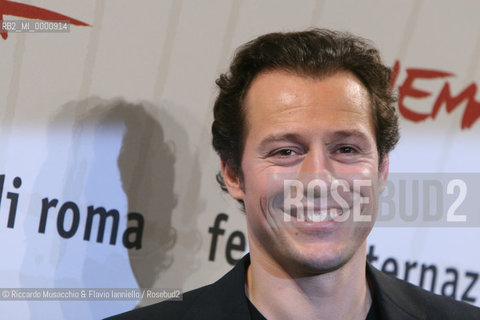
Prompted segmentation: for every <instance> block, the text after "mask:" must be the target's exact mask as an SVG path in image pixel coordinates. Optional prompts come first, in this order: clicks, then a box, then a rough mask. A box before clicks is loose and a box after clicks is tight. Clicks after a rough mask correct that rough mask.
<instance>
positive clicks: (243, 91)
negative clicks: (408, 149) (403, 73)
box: [212, 29, 399, 191]
mask: <svg viewBox="0 0 480 320" xmlns="http://www.w3.org/2000/svg"><path fill="white" fill-rule="evenodd" d="M272 70H282V71H287V72H291V73H293V74H297V75H301V76H309V77H316V78H319V77H324V76H328V75H331V74H334V73H336V72H342V71H348V72H351V73H353V74H354V75H355V76H356V77H357V78H358V79H359V80H360V81H361V82H362V83H363V85H364V86H365V87H366V88H367V90H368V92H369V94H370V99H371V108H372V115H373V121H374V124H375V136H376V142H377V150H378V155H379V159H380V163H381V162H382V161H383V160H384V158H385V156H386V155H387V153H388V152H390V151H391V150H392V149H393V148H394V146H395V144H396V143H397V142H398V139H399V132H398V116H397V113H396V110H395V106H394V103H395V101H396V99H395V95H394V94H393V92H392V90H391V75H392V70H391V68H389V67H387V66H385V65H384V64H383V63H382V60H381V58H380V53H379V52H378V50H377V49H376V48H375V47H374V46H373V44H371V43H370V42H369V41H368V40H366V39H363V38H361V37H358V36H355V35H352V34H350V33H345V32H337V31H332V30H327V29H311V30H307V31H302V32H288V33H269V34H266V35H263V36H260V37H258V38H256V39H254V40H252V41H250V42H248V43H246V44H244V45H243V46H241V47H240V48H239V49H238V50H237V52H236V54H235V57H234V59H233V61H232V63H231V65H230V69H229V71H228V72H226V73H224V74H221V75H220V77H219V78H218V79H217V81H216V84H217V85H218V87H219V89H220V92H219V94H218V97H217V99H216V101H215V105H214V110H213V113H214V121H213V124H212V134H213V139H212V144H213V147H214V149H215V151H216V152H217V153H218V154H219V156H220V159H221V160H222V161H224V162H225V163H226V165H227V166H228V167H229V168H230V169H232V170H233V171H234V172H235V173H236V174H237V176H238V177H240V179H242V170H241V161H242V153H243V147H244V142H245V141H244V140H245V134H246V132H245V131H246V130H245V110H244V109H245V106H244V98H245V96H246V95H247V91H248V89H249V87H250V85H251V83H252V81H253V80H254V78H255V77H256V76H257V75H259V74H260V73H262V72H266V71H272ZM380 163H379V165H380ZM217 180H218V182H219V183H220V185H221V187H222V189H223V190H225V191H226V187H225V183H224V181H223V178H222V176H221V174H218V175H217Z"/></svg>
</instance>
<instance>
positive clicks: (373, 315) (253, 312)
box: [245, 296, 380, 320]
mask: <svg viewBox="0 0 480 320" xmlns="http://www.w3.org/2000/svg"><path fill="white" fill-rule="evenodd" d="M245 299H247V304H248V310H249V311H250V319H252V320H267V318H265V317H264V316H263V315H262V314H261V313H260V311H258V310H257V308H255V306H254V305H253V303H252V302H251V301H250V299H248V298H247V297H246V296H245ZM379 319H380V318H379V316H378V310H377V306H376V303H375V301H372V304H371V306H370V309H369V310H368V314H367V317H366V318H365V320H379Z"/></svg>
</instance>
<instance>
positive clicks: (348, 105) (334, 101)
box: [243, 70, 373, 125]
mask: <svg viewBox="0 0 480 320" xmlns="http://www.w3.org/2000/svg"><path fill="white" fill-rule="evenodd" d="M338 100H341V102H340V103H339V102H338ZM243 104H244V106H243V108H244V115H245V119H246V123H247V125H248V122H249V120H251V119H250V118H251V117H252V113H254V114H256V116H257V117H258V115H259V114H260V115H262V114H263V117H264V118H268V117H270V116H272V115H273V116H275V115H281V114H282V113H286V114H285V115H284V116H285V117H287V118H288V116H289V115H290V114H292V113H295V111H300V112H310V113H311V114H312V116H315V115H314V114H315V113H316V116H322V117H328V116H329V115H330V114H329V112H328V111H329V109H330V111H342V109H343V110H344V111H345V112H347V113H350V114H351V116H352V117H359V116H365V115H368V116H369V117H370V119H371V120H373V117H372V108H371V98H370V95H369V92H368V90H367V89H366V88H365V86H364V85H363V83H362V82H361V81H360V80H359V79H358V78H357V77H356V76H355V75H354V74H353V73H351V72H348V71H338V72H334V73H328V74H324V75H321V76H311V75H304V74H298V73H295V72H289V71H285V70H271V71H266V72H262V73H260V74H259V75H257V76H256V77H255V78H254V80H253V81H252V83H251V85H250V87H249V89H248V91H247V93H246V96H245V99H244V102H243ZM330 104H331V107H329V105H330ZM317 106H321V107H322V108H323V113H320V112H318V111H317V109H319V108H317ZM352 107H353V108H352ZM287 120H288V119H287Z"/></svg>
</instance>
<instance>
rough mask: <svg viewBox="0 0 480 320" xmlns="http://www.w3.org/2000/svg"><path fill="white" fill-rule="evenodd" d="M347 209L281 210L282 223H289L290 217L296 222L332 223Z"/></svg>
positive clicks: (309, 208)
mask: <svg viewBox="0 0 480 320" xmlns="http://www.w3.org/2000/svg"><path fill="white" fill-rule="evenodd" d="M348 210H349V208H341V207H328V208H316V207H303V208H301V209H298V208H292V209H291V210H282V211H283V213H284V221H286V222H288V221H291V219H292V217H293V218H295V220H296V221H298V222H327V221H334V220H335V219H336V218H337V217H340V216H343V215H344V213H345V212H346V211H348Z"/></svg>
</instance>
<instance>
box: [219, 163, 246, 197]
mask: <svg viewBox="0 0 480 320" xmlns="http://www.w3.org/2000/svg"><path fill="white" fill-rule="evenodd" d="M221 165H222V177H223V181H224V182H225V186H226V187H227V189H228V193H230V195H231V196H232V198H234V199H235V200H243V198H244V197H245V194H244V193H243V188H242V182H241V181H240V177H239V176H238V175H237V174H236V173H235V171H234V170H233V169H232V168H230V167H229V166H228V165H227V164H226V163H225V162H224V161H222V162H221Z"/></svg>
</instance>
